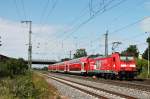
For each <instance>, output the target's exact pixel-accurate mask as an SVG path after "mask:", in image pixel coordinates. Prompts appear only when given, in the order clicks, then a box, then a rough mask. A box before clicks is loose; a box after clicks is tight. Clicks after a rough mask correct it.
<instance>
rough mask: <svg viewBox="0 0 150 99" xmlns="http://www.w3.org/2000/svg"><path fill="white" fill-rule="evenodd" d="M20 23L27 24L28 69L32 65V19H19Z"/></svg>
mask: <svg viewBox="0 0 150 99" xmlns="http://www.w3.org/2000/svg"><path fill="white" fill-rule="evenodd" d="M21 23H26V24H29V47H28V66H29V69H30V70H31V67H32V44H31V33H32V30H31V29H32V21H21Z"/></svg>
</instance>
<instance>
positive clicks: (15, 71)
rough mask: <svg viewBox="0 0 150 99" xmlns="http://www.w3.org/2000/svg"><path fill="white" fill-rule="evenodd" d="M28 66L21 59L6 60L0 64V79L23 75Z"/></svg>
mask: <svg viewBox="0 0 150 99" xmlns="http://www.w3.org/2000/svg"><path fill="white" fill-rule="evenodd" d="M27 69H28V66H27V65H26V63H25V61H24V60H23V59H8V60H5V61H2V62H0V77H4V76H10V77H13V76H14V75H19V74H25V72H26V71H27Z"/></svg>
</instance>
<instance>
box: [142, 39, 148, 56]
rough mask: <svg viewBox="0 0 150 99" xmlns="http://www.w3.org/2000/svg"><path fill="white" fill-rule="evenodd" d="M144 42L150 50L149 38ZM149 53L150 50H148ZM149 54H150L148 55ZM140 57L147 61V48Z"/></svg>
mask: <svg viewBox="0 0 150 99" xmlns="http://www.w3.org/2000/svg"><path fill="white" fill-rule="evenodd" d="M146 42H147V43H148V45H149V48H150V38H149V37H148V38H147V40H146ZM149 52H150V50H149ZM149 54H150V53H149ZM142 57H143V58H144V59H148V48H146V50H145V51H144V53H143V55H142Z"/></svg>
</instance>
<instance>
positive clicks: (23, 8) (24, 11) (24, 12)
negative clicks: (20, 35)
mask: <svg viewBox="0 0 150 99" xmlns="http://www.w3.org/2000/svg"><path fill="white" fill-rule="evenodd" d="M21 4H22V10H23V14H24V18H25V20H27V15H26V10H25V6H24V1H23V0H21Z"/></svg>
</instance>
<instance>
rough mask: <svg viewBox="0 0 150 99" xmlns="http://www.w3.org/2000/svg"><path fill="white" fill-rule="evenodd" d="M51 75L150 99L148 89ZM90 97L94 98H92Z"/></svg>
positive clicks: (141, 98) (142, 98)
mask: <svg viewBox="0 0 150 99" xmlns="http://www.w3.org/2000/svg"><path fill="white" fill-rule="evenodd" d="M50 75H53V76H56V77H60V78H64V79H68V80H71V81H75V82H79V83H84V84H87V85H90V86H94V87H98V88H102V89H106V90H110V91H114V92H117V93H121V94H125V95H129V96H133V97H136V98H138V99H150V92H147V91H141V90H137V89H132V88H127V87H120V86H115V85H111V84H104V83H97V82H92V81H87V80H83V79H77V78H71V77H66V76H62V75H61V76H60V75H54V74H50ZM71 94H72V93H71ZM73 99H74V98H73ZM75 99H79V98H75ZM81 99H82V98H81ZM83 99H89V98H83ZM90 99H94V98H90Z"/></svg>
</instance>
